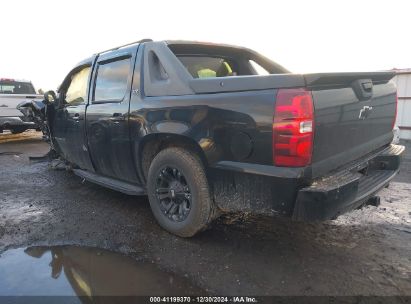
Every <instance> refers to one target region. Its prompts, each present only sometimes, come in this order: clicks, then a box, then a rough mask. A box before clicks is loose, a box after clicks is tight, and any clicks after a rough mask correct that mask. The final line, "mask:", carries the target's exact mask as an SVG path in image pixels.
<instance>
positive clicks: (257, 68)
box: [249, 60, 270, 75]
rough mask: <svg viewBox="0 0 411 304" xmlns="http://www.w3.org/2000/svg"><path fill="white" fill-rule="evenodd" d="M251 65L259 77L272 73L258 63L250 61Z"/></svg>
mask: <svg viewBox="0 0 411 304" xmlns="http://www.w3.org/2000/svg"><path fill="white" fill-rule="evenodd" d="M249 62H250V65H251V66H252V67H253V69H254V70H255V72H256V73H257V75H269V74H270V73H269V72H268V71H267V70H266V69H264V68H263V67H262V66H261V65H259V64H258V63H257V62H255V61H254V60H250V61H249Z"/></svg>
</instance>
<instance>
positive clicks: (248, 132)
mask: <svg viewBox="0 0 411 304" xmlns="http://www.w3.org/2000/svg"><path fill="white" fill-rule="evenodd" d="M393 76H394V74H393V73H392V72H371V73H370V72H366V73H321V74H305V75H301V74H292V73H290V72H289V71H287V70H286V69H285V68H283V67H282V66H280V65H278V64H276V63H274V62H273V61H271V60H269V59H268V58H266V57H264V56H262V55H260V54H258V53H256V52H255V51H252V50H250V49H246V48H241V47H236V46H229V45H221V44H210V43H199V42H188V41H160V42H154V41H151V40H143V41H139V42H136V43H133V44H128V45H125V46H121V47H117V48H114V49H111V50H108V51H104V52H101V53H98V54H96V55H94V56H92V57H90V58H88V59H86V60H83V61H82V62H80V63H79V64H78V65H77V66H76V67H74V69H73V70H72V71H71V72H70V73H69V74H68V75H67V77H66V78H65V79H64V81H63V83H62V85H61V86H60V89H59V92H58V93H59V94H58V97H56V94H55V93H53V92H51V91H49V92H48V93H46V95H45V96H46V97H45V101H44V102H45V104H47V106H46V107H45V108H46V109H47V114H46V116H47V124H48V130H49V133H50V134H49V135H50V140H51V145H52V147H53V149H54V150H55V151H57V153H58V154H59V155H60V156H61V157H62V158H64V159H65V160H66V161H67V162H69V163H70V164H71V166H72V167H73V171H74V173H75V174H77V175H79V176H81V177H82V178H84V179H86V180H89V181H91V182H95V183H97V184H100V185H102V186H106V187H109V188H112V189H115V190H118V191H121V192H124V193H126V194H129V195H148V197H149V201H150V205H151V208H152V211H153V213H154V216H155V218H156V219H157V221H158V222H159V224H160V225H161V226H162V227H164V228H165V229H167V230H168V231H170V232H172V233H174V234H176V235H179V236H183V237H189V236H193V235H194V234H195V233H197V232H198V231H201V230H203V229H204V228H205V227H207V225H208V224H209V223H210V222H211V221H212V220H213V219H215V218H216V217H218V216H219V215H221V214H224V213H230V212H234V213H255V214H264V215H282V216H288V217H292V219H294V220H304V221H313V220H327V219H333V218H335V217H337V216H338V215H339V214H341V213H343V212H346V211H348V210H351V209H354V208H357V207H359V206H360V205H362V204H364V203H365V202H367V201H368V200H369V199H370V198H371V197H373V196H374V194H375V193H376V192H377V191H378V190H380V189H381V188H383V187H384V186H385V185H387V184H388V182H389V181H390V180H391V179H392V178H393V177H394V176H395V174H396V173H397V172H398V170H399V166H400V160H401V154H402V153H403V151H404V147H403V146H399V145H392V144H391V141H392V138H393V133H392V129H393V125H394V121H395V117H396V108H397V100H396V87H395V85H394V83H393V82H392V81H390V79H391V78H392V77H393Z"/></svg>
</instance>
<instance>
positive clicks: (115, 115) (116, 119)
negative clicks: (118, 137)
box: [109, 113, 126, 123]
mask: <svg viewBox="0 0 411 304" xmlns="http://www.w3.org/2000/svg"><path fill="white" fill-rule="evenodd" d="M109 119H110V120H111V121H113V122H115V123H119V122H120V121H125V120H126V119H125V117H124V116H123V115H122V114H121V113H113V116H112V117H110V118H109Z"/></svg>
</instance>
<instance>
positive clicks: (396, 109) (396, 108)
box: [391, 92, 398, 129]
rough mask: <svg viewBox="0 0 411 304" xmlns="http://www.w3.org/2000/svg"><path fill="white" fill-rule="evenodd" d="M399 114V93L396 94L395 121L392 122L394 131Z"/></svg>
mask: <svg viewBox="0 0 411 304" xmlns="http://www.w3.org/2000/svg"><path fill="white" fill-rule="evenodd" d="M397 112H398V92H397V93H395V112H394V120H393V121H392V126H391V129H394V126H395V122H396V120H397Z"/></svg>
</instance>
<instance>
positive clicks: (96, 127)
mask: <svg viewBox="0 0 411 304" xmlns="http://www.w3.org/2000/svg"><path fill="white" fill-rule="evenodd" d="M137 48H138V46H132V47H128V48H122V49H120V50H115V51H111V52H107V53H104V54H102V55H100V56H99V57H98V59H97V62H96V67H95V68H94V72H93V78H92V84H93V85H92V87H93V89H92V92H91V98H90V102H89V105H88V107H87V114H86V120H87V123H86V124H87V127H86V128H87V138H88V146H89V149H90V155H91V158H92V159H93V164H94V167H95V169H96V172H97V173H99V174H101V175H105V176H109V177H114V178H117V179H121V180H123V181H127V182H131V183H137V181H138V180H137V174H136V169H135V165H134V160H133V159H134V158H133V156H132V153H131V144H130V136H129V122H128V119H129V115H128V113H129V105H130V94H131V83H132V78H133V70H134V64H135V56H136V53H137Z"/></svg>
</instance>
